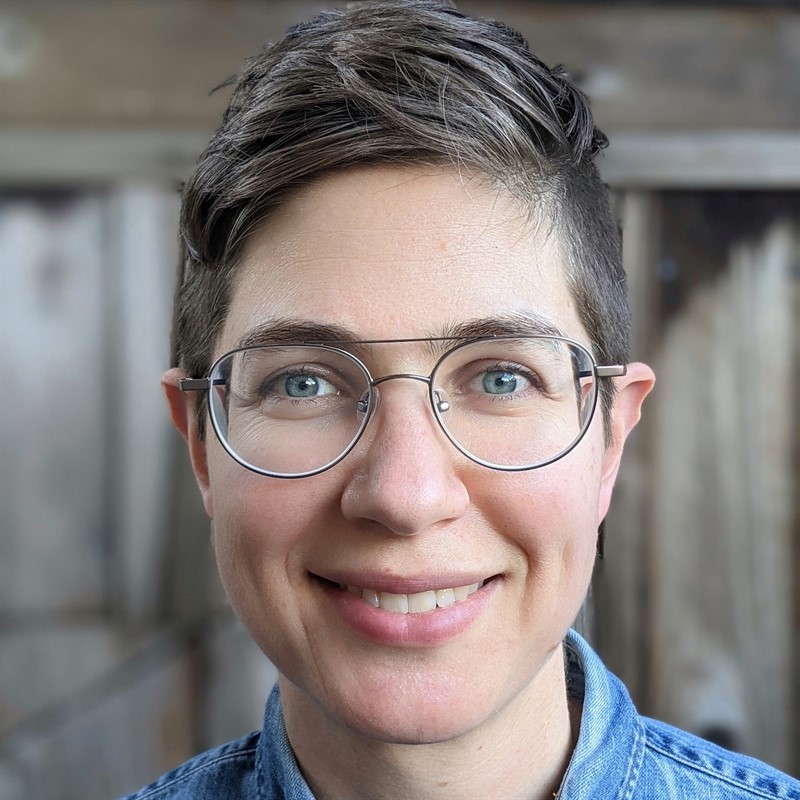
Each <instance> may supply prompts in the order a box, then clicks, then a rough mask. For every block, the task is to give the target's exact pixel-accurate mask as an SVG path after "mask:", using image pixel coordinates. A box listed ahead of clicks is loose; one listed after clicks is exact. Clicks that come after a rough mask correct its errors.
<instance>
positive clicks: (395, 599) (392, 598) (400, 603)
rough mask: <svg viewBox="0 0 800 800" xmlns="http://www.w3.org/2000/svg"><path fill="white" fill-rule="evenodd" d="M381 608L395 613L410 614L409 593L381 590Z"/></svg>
mask: <svg viewBox="0 0 800 800" xmlns="http://www.w3.org/2000/svg"><path fill="white" fill-rule="evenodd" d="M381 608H382V609H384V610H385V611H394V613H395V614H408V595H407V594H391V593H390V592H381Z"/></svg>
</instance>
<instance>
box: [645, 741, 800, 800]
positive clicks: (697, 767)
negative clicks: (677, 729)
mask: <svg viewBox="0 0 800 800" xmlns="http://www.w3.org/2000/svg"><path fill="white" fill-rule="evenodd" d="M647 747H648V748H650V749H651V750H656V751H657V752H659V753H661V755H663V756H666V757H667V758H670V759H672V760H673V761H677V762H678V763H679V764H683V765H684V766H685V767H689V768H690V769H692V770H693V771H694V772H701V773H703V775H707V776H708V777H709V778H714V779H715V780H717V781H719V782H720V783H727V784H729V785H730V786H735V787H736V788H737V789H743V790H744V791H746V792H749V793H750V794H751V795H752V796H753V797H764V798H766V800H776V798H787V800H791V798H792V795H791V794H786V793H785V792H784V789H785V788H786V787H784V786H780V785H778V791H779V792H780V795H774V794H764V793H763V792H762V790H761V789H758V788H756V787H755V786H751V785H749V784H747V783H741V782H739V781H737V780H736V779H735V778H731V777H730V776H728V775H723V774H721V773H719V772H717V771H715V770H714V771H712V769H711V768H710V767H707V766H706V765H705V764H697V763H695V762H694V761H689V760H688V759H684V758H682V757H681V756H680V755H678V754H677V753H674V752H673V751H672V750H669V749H667V748H663V747H659V746H658V745H657V744H655V743H654V742H653V741H652V740H651V739H650V738H648V742H647Z"/></svg>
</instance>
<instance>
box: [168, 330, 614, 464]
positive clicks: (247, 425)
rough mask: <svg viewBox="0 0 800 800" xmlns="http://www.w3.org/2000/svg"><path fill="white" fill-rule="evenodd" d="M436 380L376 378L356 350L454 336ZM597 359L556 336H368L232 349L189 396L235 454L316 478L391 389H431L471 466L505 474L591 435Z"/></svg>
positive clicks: (599, 370)
mask: <svg viewBox="0 0 800 800" xmlns="http://www.w3.org/2000/svg"><path fill="white" fill-rule="evenodd" d="M451 341H455V342H457V344H455V346H454V347H452V348H451V349H449V350H447V352H445V353H444V355H442V356H441V357H440V358H439V360H438V361H437V362H436V364H435V366H434V367H433V370H432V371H431V373H430V375H415V374H406V373H402V374H395V375H384V376H382V377H379V378H373V377H372V375H371V374H370V371H369V370H368V369H367V367H366V365H365V364H364V362H363V361H361V360H360V359H359V358H357V357H356V356H355V355H354V354H353V353H352V352H350V351H349V349H347V348H353V347H354V346H357V345H367V346H368V345H383V344H395V343H398V342H451ZM625 371H626V367H625V366H624V365H615V366H598V365H597V364H596V363H595V361H594V358H593V356H592V354H591V353H590V352H589V351H588V350H587V349H586V348H585V347H584V346H583V345H581V344H579V343H578V342H574V341H571V340H570V339H565V338H562V337H558V336H492V337H485V338H479V339H475V338H470V339H468V340H461V339H458V338H453V339H450V338H448V339H402V340H394V339H393V340H380V341H369V342H332V343H325V344H323V343H296V344H295V343H292V344H283V343H280V344H266V345H259V346H257V347H245V348H241V349H238V350H233V351H232V352H230V353H226V354H225V355H223V356H221V357H220V358H219V359H217V361H216V362H214V364H213V366H212V367H211V369H210V371H209V373H208V377H206V378H199V379H198V378H186V379H184V380H182V381H181V382H180V388H181V390H182V391H185V392H194V391H208V392H209V404H208V405H209V415H210V417H211V423H212V425H213V427H214V431H215V432H216V435H217V437H218V438H219V441H220V442H221V443H222V446H223V447H224V448H225V449H226V450H227V451H228V453H229V454H230V455H231V456H232V457H233V458H234V459H235V460H236V461H237V462H239V464H241V465H242V466H243V467H246V468H247V469H249V470H252V471H253V472H257V473H259V474H261V475H268V476H271V477H274V478H303V477H308V476H311V475H317V474H318V473H320V472H324V471H325V470H327V469H330V468H331V467H333V466H335V465H336V464H338V463H339V462H340V461H341V460H342V459H343V458H344V457H345V456H346V455H347V454H348V453H349V452H350V451H351V450H352V449H353V448H354V447H355V445H356V443H357V442H358V440H359V439H360V438H361V435H362V434H363V433H364V430H365V429H366V427H367V425H368V424H369V421H370V419H372V417H373V416H374V414H375V412H376V410H377V408H378V405H379V401H380V392H381V387H382V386H383V384H385V383H387V382H388V381H392V380H401V379H403V380H414V381H420V382H422V383H424V384H427V388H428V399H429V401H430V406H431V409H432V410H433V416H434V418H435V419H436V421H437V422H438V423H439V425H440V427H441V429H442V431H444V434H445V436H447V438H448V439H449V440H450V441H451V442H452V443H453V444H454V445H455V447H456V448H458V450H460V451H461V452H462V453H463V454H464V455H465V456H466V457H467V458H469V459H472V461H474V462H476V463H478V464H481V465H483V466H484V467H488V468H490V469H496V470H506V471H520V470H530V469H535V468H537V467H543V466H545V465H546V464H551V463H552V462H554V461H557V460H558V459H559V458H562V457H563V456H565V455H566V454H567V453H569V452H570V451H571V450H572V449H573V448H574V447H575V446H576V445H577V444H578V442H579V441H580V440H581V438H582V437H583V435H584V434H585V433H586V431H587V429H588V428H589V425H590V423H591V421H592V416H593V414H594V411H595V407H596V405H597V397H598V386H599V379H600V378H610V377H614V376H619V375H624V374H625Z"/></svg>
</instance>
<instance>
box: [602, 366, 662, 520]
mask: <svg viewBox="0 0 800 800" xmlns="http://www.w3.org/2000/svg"><path fill="white" fill-rule="evenodd" d="M614 381H615V383H616V387H617V394H616V395H615V397H614V405H613V406H612V408H611V420H610V428H611V429H610V431H609V433H610V437H611V443H610V444H609V445H608V446H607V447H606V451H605V454H604V455H603V471H602V477H601V480H600V501H599V506H598V514H597V524H598V526H599V525H600V523H601V522H602V521H603V519H604V518H605V516H606V514H607V513H608V506H609V504H610V503H611V492H612V490H613V488H614V483H615V482H616V480H617V473H618V472H619V464H620V460H621V459H622V450H623V448H624V446H625V440H626V439H627V438H628V434H629V433H630V432H631V431H632V430H633V428H634V427H635V425H636V423H637V422H638V421H639V417H640V416H641V413H642V403H643V402H644V399H645V397H647V395H648V394H649V393H650V390H651V389H652V388H653V385H654V384H655V382H656V376H655V375H654V374H653V370H651V369H650V367H648V366H647V364H640V363H638V362H634V363H631V364H628V369H627V372H626V374H625V375H623V376H622V377H620V378H614Z"/></svg>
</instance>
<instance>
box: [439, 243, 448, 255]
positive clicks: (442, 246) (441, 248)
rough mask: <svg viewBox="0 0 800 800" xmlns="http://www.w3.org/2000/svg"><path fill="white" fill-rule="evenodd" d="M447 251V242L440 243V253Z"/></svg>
mask: <svg viewBox="0 0 800 800" xmlns="http://www.w3.org/2000/svg"><path fill="white" fill-rule="evenodd" d="M445 250H447V242H439V252H441V253H444V251H445Z"/></svg>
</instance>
